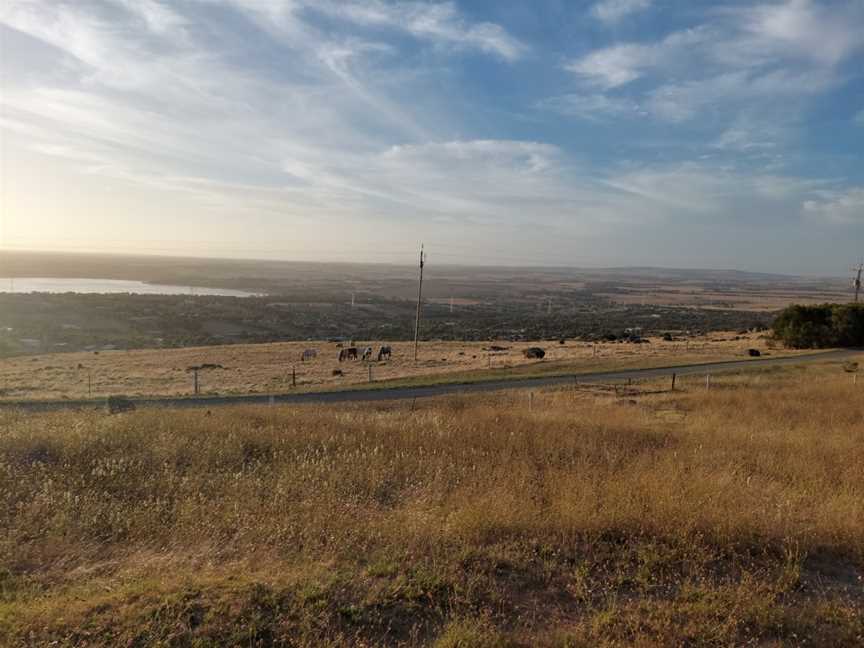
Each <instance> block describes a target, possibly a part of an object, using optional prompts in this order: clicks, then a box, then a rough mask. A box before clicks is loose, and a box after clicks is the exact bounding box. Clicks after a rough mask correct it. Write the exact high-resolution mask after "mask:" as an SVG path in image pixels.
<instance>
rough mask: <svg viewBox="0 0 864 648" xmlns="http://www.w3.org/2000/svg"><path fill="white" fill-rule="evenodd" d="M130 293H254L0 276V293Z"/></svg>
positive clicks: (105, 280)
mask: <svg viewBox="0 0 864 648" xmlns="http://www.w3.org/2000/svg"><path fill="white" fill-rule="evenodd" d="M10 292H11V293H31V292H43V293H70V292H71V293H133V294H136V295H221V296H224V297H253V296H254V295H255V294H254V293H250V292H244V291H242V290H230V289H228V288H200V287H197V286H194V287H190V286H170V285H163V284H150V283H144V282H143V281H126V280H123V279H71V278H58V277H15V278H10V277H0V293H10Z"/></svg>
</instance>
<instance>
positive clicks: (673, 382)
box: [672, 373, 676, 391]
mask: <svg viewBox="0 0 864 648" xmlns="http://www.w3.org/2000/svg"><path fill="white" fill-rule="evenodd" d="M675 378H676V376H675V373H673V374H672V391H675Z"/></svg>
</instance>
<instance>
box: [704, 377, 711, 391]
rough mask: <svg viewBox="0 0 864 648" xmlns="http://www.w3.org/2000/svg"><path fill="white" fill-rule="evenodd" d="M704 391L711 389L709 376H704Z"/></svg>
mask: <svg viewBox="0 0 864 648" xmlns="http://www.w3.org/2000/svg"><path fill="white" fill-rule="evenodd" d="M705 389H711V374H705Z"/></svg>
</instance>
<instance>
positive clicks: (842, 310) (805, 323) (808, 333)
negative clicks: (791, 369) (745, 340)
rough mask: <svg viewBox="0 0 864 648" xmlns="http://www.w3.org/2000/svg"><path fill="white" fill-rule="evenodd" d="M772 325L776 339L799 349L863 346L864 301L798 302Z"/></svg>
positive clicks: (780, 315)
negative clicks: (809, 303) (802, 303)
mask: <svg viewBox="0 0 864 648" xmlns="http://www.w3.org/2000/svg"><path fill="white" fill-rule="evenodd" d="M773 328H774V337H775V338H776V339H778V340H779V341H781V342H783V344H785V345H786V346H788V347H793V348H796V349H821V348H825V347H851V346H864V304H818V305H814V306H801V305H798V304H796V305H793V306H789V307H788V308H786V309H784V310H783V311H782V312H781V313H780V314H779V315H778V316H777V319H775V320H774V326H773Z"/></svg>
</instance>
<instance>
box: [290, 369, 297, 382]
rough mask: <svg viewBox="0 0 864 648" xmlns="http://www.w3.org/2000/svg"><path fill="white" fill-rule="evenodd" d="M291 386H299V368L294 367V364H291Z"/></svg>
mask: <svg viewBox="0 0 864 648" xmlns="http://www.w3.org/2000/svg"><path fill="white" fill-rule="evenodd" d="M291 386H292V387H296V386H297V369H296V368H295V367H294V365H291Z"/></svg>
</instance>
